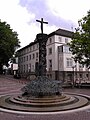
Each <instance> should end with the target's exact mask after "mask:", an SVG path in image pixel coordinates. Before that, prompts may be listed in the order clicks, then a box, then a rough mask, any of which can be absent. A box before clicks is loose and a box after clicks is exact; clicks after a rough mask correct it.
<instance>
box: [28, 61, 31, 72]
mask: <svg viewBox="0 0 90 120" xmlns="http://www.w3.org/2000/svg"><path fill="white" fill-rule="evenodd" d="M28 69H29V72H30V71H31V63H29V68H28Z"/></svg>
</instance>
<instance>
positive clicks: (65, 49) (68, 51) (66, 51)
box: [63, 46, 71, 53]
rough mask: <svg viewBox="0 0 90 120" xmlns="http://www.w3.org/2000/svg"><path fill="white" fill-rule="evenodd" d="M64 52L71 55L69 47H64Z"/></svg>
mask: <svg viewBox="0 0 90 120" xmlns="http://www.w3.org/2000/svg"><path fill="white" fill-rule="evenodd" d="M63 52H65V53H71V51H70V49H69V46H64V49H63Z"/></svg>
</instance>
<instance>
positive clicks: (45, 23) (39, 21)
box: [36, 18, 48, 34]
mask: <svg viewBox="0 0 90 120" xmlns="http://www.w3.org/2000/svg"><path fill="white" fill-rule="evenodd" d="M36 21H37V22H40V23H41V33H42V34H43V23H45V24H48V22H44V21H43V18H41V21H40V20H36Z"/></svg>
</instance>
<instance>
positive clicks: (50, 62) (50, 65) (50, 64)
mask: <svg viewBox="0 0 90 120" xmlns="http://www.w3.org/2000/svg"><path fill="white" fill-rule="evenodd" d="M49 68H52V60H51V59H50V60H49Z"/></svg>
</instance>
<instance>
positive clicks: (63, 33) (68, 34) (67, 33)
mask: <svg viewBox="0 0 90 120" xmlns="http://www.w3.org/2000/svg"><path fill="white" fill-rule="evenodd" d="M53 35H61V36H65V37H70V38H72V37H73V32H72V31H69V30H64V29H58V30H56V31H54V32H52V33H50V34H49V35H48V36H49V37H51V36H53Z"/></svg>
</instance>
